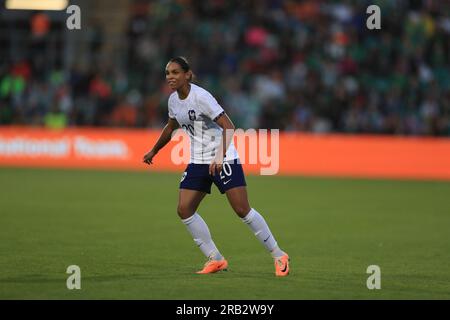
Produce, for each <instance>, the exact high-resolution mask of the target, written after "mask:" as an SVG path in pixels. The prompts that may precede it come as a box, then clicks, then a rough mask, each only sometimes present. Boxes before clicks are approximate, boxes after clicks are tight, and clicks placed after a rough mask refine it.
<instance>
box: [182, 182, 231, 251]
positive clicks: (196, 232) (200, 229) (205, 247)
mask: <svg viewBox="0 0 450 320" xmlns="http://www.w3.org/2000/svg"><path fill="white" fill-rule="evenodd" d="M205 195H206V193H205V192H201V191H197V190H188V189H180V193H179V198H178V208H177V211H178V215H179V216H180V218H181V221H182V222H183V223H184V224H185V226H186V227H187V229H188V231H189V233H190V234H191V235H192V238H193V239H194V242H195V243H196V244H197V246H198V247H199V248H200V250H201V251H202V252H203V254H204V255H205V256H206V257H207V258H211V259H213V260H222V259H223V256H222V255H221V254H220V252H219V250H218V249H217V247H216V245H215V244H214V241H213V240H212V237H211V233H210V231H209V228H208V225H207V224H206V222H205V221H204V220H203V218H202V217H201V216H200V215H199V214H198V213H197V212H196V211H197V208H198V206H199V204H200V202H201V201H202V200H203V198H204V197H205Z"/></svg>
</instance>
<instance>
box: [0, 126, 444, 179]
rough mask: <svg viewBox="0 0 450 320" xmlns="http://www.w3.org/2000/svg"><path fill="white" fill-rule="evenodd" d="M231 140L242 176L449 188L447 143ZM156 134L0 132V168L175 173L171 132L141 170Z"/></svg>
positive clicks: (180, 163) (183, 143)
mask: <svg viewBox="0 0 450 320" xmlns="http://www.w3.org/2000/svg"><path fill="white" fill-rule="evenodd" d="M253 133H254V134H255V135H256V138H255V139H252V137H251V134H249V131H245V132H243V131H241V132H237V133H236V135H235V145H236V148H237V149H238V152H239V154H240V158H241V161H242V162H243V164H244V169H245V171H246V172H247V173H254V174H280V175H309V176H340V177H364V178H401V179H433V180H450V139H448V138H423V137H422V138H417V137H395V136H390V137H389V136H371V135H362V136H361V135H338V134H330V135H314V134H302V133H286V132H281V133H279V134H278V132H277V131H276V130H272V131H269V132H267V133H266V134H265V135H261V134H259V133H258V134H256V133H255V132H253ZM159 134H160V131H159V130H144V129H98V128H69V129H65V130H59V131H55V130H47V129H43V128H34V127H16V126H15V127H14V126H13V127H6V126H5V127H0V166H24V167H59V168H101V169H124V170H152V171H175V172H180V173H181V172H182V171H183V170H184V168H185V167H186V165H187V162H188V160H189V138H188V137H187V135H185V134H184V133H182V131H181V130H178V132H177V134H176V135H175V136H174V137H173V138H172V141H171V142H170V143H169V144H168V145H167V146H166V147H165V148H164V149H163V150H161V151H160V152H159V153H158V155H157V156H156V157H155V158H154V161H153V165H151V166H148V165H146V164H144V163H143V162H142V157H143V155H144V154H145V153H146V152H147V151H148V150H149V149H150V148H151V147H152V146H153V144H154V143H155V142H156V140H157V139H158V137H159Z"/></svg>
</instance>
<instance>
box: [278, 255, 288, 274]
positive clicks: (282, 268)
mask: <svg viewBox="0 0 450 320" xmlns="http://www.w3.org/2000/svg"><path fill="white" fill-rule="evenodd" d="M288 274H289V256H288V255H287V254H285V255H284V256H282V257H280V258H277V259H275V275H276V276H277V277H285V276H287V275H288Z"/></svg>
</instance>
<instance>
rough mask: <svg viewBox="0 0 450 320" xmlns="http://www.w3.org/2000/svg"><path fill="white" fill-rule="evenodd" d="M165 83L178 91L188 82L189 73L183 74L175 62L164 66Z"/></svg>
mask: <svg viewBox="0 0 450 320" xmlns="http://www.w3.org/2000/svg"><path fill="white" fill-rule="evenodd" d="M166 81H167V83H168V84H169V87H170V88H171V89H173V90H178V89H179V88H181V87H182V86H184V85H185V84H186V83H188V82H189V72H184V70H183V69H182V68H181V66H180V65H179V64H178V63H176V62H169V63H168V64H167V66H166Z"/></svg>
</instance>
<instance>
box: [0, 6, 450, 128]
mask: <svg viewBox="0 0 450 320" xmlns="http://www.w3.org/2000/svg"><path fill="white" fill-rule="evenodd" d="M370 4H377V5H378V6H379V7H380V8H381V29H380V30H369V29H368V28H367V27H366V20H367V18H368V17H369V14H368V13H366V9H367V7H368V6H369V5H370ZM128 15H129V19H128V26H127V30H126V34H125V35H124V38H125V39H126V41H125V43H123V44H121V46H125V47H126V50H124V57H123V61H122V63H117V64H107V63H102V61H98V59H95V58H93V60H92V63H91V65H89V66H88V67H87V68H86V67H79V66H77V65H75V66H74V67H73V68H71V69H70V70H64V69H63V68H50V69H44V70H40V71H39V72H36V67H35V65H34V64H35V62H34V61H33V60H24V61H16V62H14V63H13V62H10V63H6V64H3V65H1V66H0V123H1V124H37V125H47V126H52V127H65V126H83V125H84V126H121V127H147V128H150V127H151V128H160V127H162V126H163V125H164V124H165V122H166V121H167V98H168V95H169V94H170V90H169V89H168V87H167V86H166V84H165V75H164V68H165V65H166V63H167V61H168V59H169V58H171V57H173V56H177V55H182V56H185V57H187V58H188V60H189V61H190V64H191V66H192V68H193V71H194V73H195V75H196V82H197V83H198V84H199V85H200V86H203V87H204V88H206V89H208V90H209V91H210V92H211V93H212V94H213V95H214V96H215V97H216V98H217V99H218V101H219V103H220V104H221V105H222V106H223V107H224V109H225V110H226V111H227V112H228V114H229V115H230V117H231V118H232V120H233V121H234V123H235V125H236V127H240V128H244V129H246V128H279V129H281V130H286V131H308V132H345V133H377V134H403V135H435V136H437V135H440V136H449V135H450V10H449V6H446V5H445V1H438V0H436V1H433V0H422V1H421V0H417V1H406V0H404V1H402V0H397V1H396V0H390V1H387V0H386V1H375V0H373V1H363V0H360V1H350V0H349V1H320V0H319V1H281V0H267V1H237V0H233V1H226V0H211V1H189V0H178V1H175V0H158V1H135V3H134V5H133V6H132V7H131V8H130V12H129V13H128ZM98 39H99V40H98V41H97V43H96V45H95V46H92V48H90V50H93V51H95V52H96V51H99V50H101V48H102V43H101V39H102V37H101V34H100V35H99V37H98ZM94 57H95V56H94Z"/></svg>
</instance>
